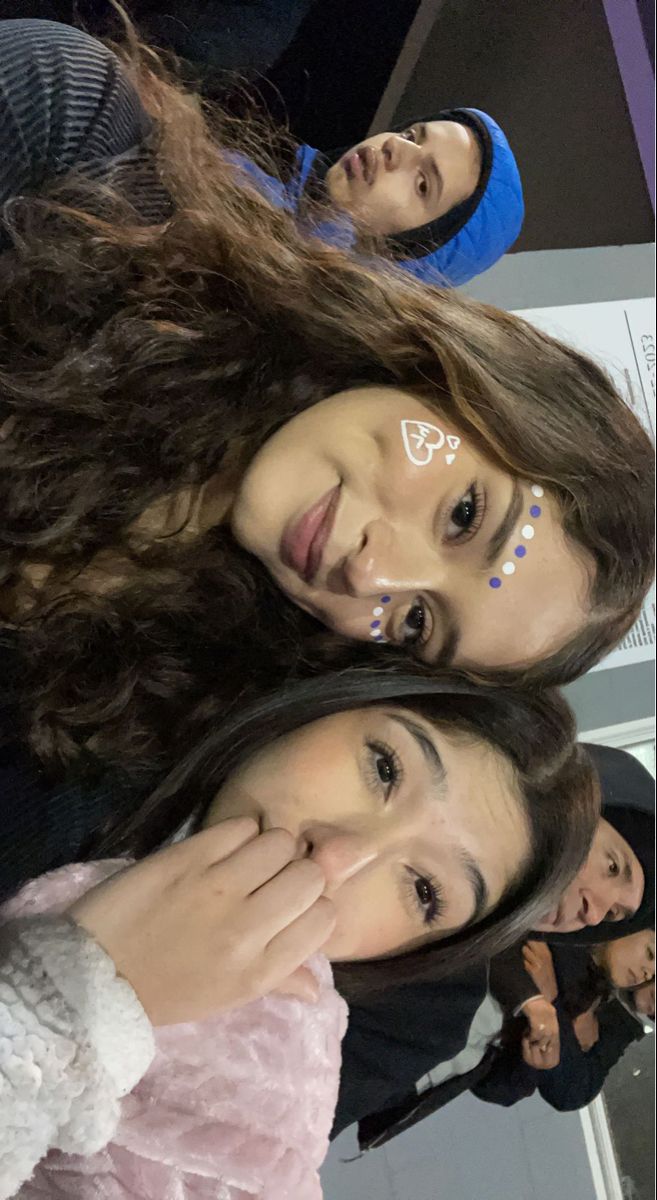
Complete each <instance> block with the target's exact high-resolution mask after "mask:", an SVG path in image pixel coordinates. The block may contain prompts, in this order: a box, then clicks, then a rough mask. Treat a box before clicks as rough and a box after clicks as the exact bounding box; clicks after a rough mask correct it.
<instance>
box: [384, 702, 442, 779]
mask: <svg viewBox="0 0 657 1200" xmlns="http://www.w3.org/2000/svg"><path fill="white" fill-rule="evenodd" d="M390 717H391V720H393V721H396V722H397V724H398V725H401V726H402V728H403V729H405V730H406V732H407V733H410V735H411V737H412V738H413V739H414V741H415V742H416V744H417V745H418V746H419V747H420V750H421V751H422V755H423V757H424V760H425V762H426V764H427V766H428V767H429V770H430V772H431V775H432V776H433V781H434V783H435V784H436V785H437V786H438V787H439V788H443V787H444V786H445V781H446V779H447V772H446V770H445V766H444V764H443V760H442V758H441V757H440V755H439V753H438V751H437V750H436V747H435V746H434V744H433V741H432V740H431V738H430V737H429V735H428V734H427V733H425V732H424V729H423V728H422V726H421V725H418V724H417V723H416V722H415V721H413V720H411V718H410V717H405V716H402V714H401V713H390Z"/></svg>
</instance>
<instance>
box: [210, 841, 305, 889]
mask: <svg viewBox="0 0 657 1200" xmlns="http://www.w3.org/2000/svg"><path fill="white" fill-rule="evenodd" d="M297 855H298V849H297V843H296V840H295V839H294V838H293V837H292V834H291V833H288V831H287V829H268V830H267V832H266V833H259V834H258V836H257V837H255V838H252V839H251V840H250V841H249V842H247V843H246V845H244V846H242V847H241V848H240V849H239V850H237V851H236V852H235V854H233V855H231V857H230V859H229V860H228V861H226V862H220V863H217V870H216V873H215V882H216V883H217V885H218V886H219V885H220V886H221V887H222V888H223V887H224V886H226V887H230V888H236V889H238V890H239V891H240V892H241V893H242V894H243V895H245V896H250V895H252V894H253V893H254V892H257V891H258V888H261V887H262V886H263V884H266V883H267V882H268V881H269V880H270V879H273V878H274V877H275V876H276V875H278V874H279V872H280V871H282V870H283V869H284V868H285V867H287V866H288V864H289V863H291V862H293V861H294V860H295V859H296V858H297ZM220 873H221V874H220Z"/></svg>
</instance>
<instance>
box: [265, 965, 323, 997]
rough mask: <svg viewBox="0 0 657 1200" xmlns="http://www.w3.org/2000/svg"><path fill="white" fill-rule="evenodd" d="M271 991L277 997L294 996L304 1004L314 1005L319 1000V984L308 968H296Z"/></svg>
mask: <svg viewBox="0 0 657 1200" xmlns="http://www.w3.org/2000/svg"><path fill="white" fill-rule="evenodd" d="M273 991H274V992H275V993H276V994H277V995H279V996H296V997H297V999H298V1000H305V1001H306V1004H316V1003H317V1001H318V1000H319V984H318V983H317V980H316V979H315V976H314V975H313V973H312V971H311V970H309V968H308V967H298V968H297V970H296V971H293V972H292V974H291V975H288V977H287V979H284V980H283V982H282V983H279V985H278V987H276V988H274V989H273Z"/></svg>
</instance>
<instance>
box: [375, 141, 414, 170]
mask: <svg viewBox="0 0 657 1200" xmlns="http://www.w3.org/2000/svg"><path fill="white" fill-rule="evenodd" d="M419 153H420V149H419V147H418V146H417V145H416V144H415V143H414V142H409V140H408V138H403V137H401V136H400V135H399V134H398V133H392V134H391V135H390V137H387V138H386V140H385V142H384V143H383V145H382V146H381V157H382V159H383V165H384V167H385V169H386V171H396V170H397V169H398V167H402V166H405V165H410V164H411V162H413V161H414V159H416V158H417V156H418V154H419Z"/></svg>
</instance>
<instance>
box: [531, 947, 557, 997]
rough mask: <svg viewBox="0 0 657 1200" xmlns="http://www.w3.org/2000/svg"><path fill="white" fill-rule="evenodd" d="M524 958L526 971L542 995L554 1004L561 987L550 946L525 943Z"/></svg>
mask: <svg viewBox="0 0 657 1200" xmlns="http://www.w3.org/2000/svg"><path fill="white" fill-rule="evenodd" d="M522 957H523V962H524V964H525V970H526V972H527V974H528V975H531V977H532V979H533V981H534V983H535V984H536V987H537V988H538V990H539V992H540V993H541V995H543V996H544V997H545V999H546V1000H549V1001H550V1004H554V1002H555V1000H556V998H557V996H558V994H559V987H558V984H557V977H556V975H555V973H554V962H553V961H552V954H551V952H550V948H549V946H547V945H546V944H545V942H525V944H524V946H523V948H522Z"/></svg>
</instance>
